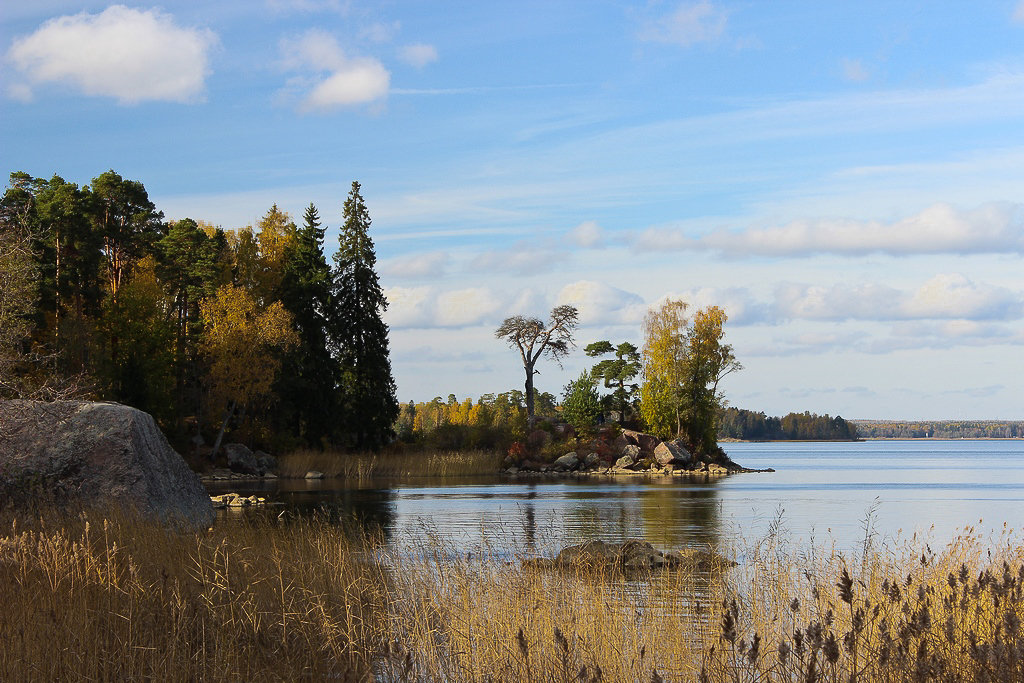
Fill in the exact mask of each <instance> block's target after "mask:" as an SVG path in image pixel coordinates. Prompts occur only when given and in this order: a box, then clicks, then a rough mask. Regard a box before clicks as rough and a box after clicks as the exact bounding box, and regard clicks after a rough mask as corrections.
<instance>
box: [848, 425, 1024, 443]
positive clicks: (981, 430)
mask: <svg viewBox="0 0 1024 683" xmlns="http://www.w3.org/2000/svg"><path fill="white" fill-rule="evenodd" d="M849 423H850V425H851V426H853V427H856V429H857V433H858V435H859V436H861V437H863V438H865V439H1020V438H1024V421H1021V420H917V421H903V420H893V421H889V420H849Z"/></svg>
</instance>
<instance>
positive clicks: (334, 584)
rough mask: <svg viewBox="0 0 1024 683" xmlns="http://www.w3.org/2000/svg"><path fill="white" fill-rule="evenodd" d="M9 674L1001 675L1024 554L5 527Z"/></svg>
mask: <svg viewBox="0 0 1024 683" xmlns="http://www.w3.org/2000/svg"><path fill="white" fill-rule="evenodd" d="M2 529H3V531H0V539H2V540H0V601H2V604H3V605H4V609H5V614H4V618H3V619H2V620H0V642H2V643H3V644H4V647H3V648H0V680H58V679H67V678H69V677H72V676H73V677H75V678H81V679H83V680H112V679H127V680H138V679H144V678H157V679H161V680H200V679H207V680H241V679H246V680H295V679H306V680H325V679H331V680H351V681H360V680H374V679H376V680H383V681H444V680H451V681H455V680H458V681H523V680H526V681H530V680H532V681H598V680H604V681H657V680H666V681H667V680H690V681H692V680H698V679H702V680H708V681H723V682H724V681H795V680H799V681H851V680H861V681H880V680H885V681H917V680H948V681H997V680H1000V681H1001V680H1021V675H1022V673H1024V671H1022V670H1021V669H1022V666H1024V635H1022V629H1021V624H1020V620H1021V618H1022V616H1024V615H1022V609H1024V607H1022V595H1021V591H1022V577H1024V564H1022V552H1024V550H1022V548H1021V547H1019V546H1018V545H1016V544H1013V543H1009V542H1007V541H1005V540H1003V541H999V542H996V543H995V544H994V545H991V544H988V543H983V542H982V541H981V539H979V538H977V537H975V536H973V535H972V534H971V533H970V532H969V531H968V532H967V533H965V534H964V535H962V536H961V537H960V538H959V539H957V540H956V541H955V542H954V543H952V544H951V545H949V546H948V547H945V548H943V549H941V550H936V551H935V552H932V551H931V550H929V549H928V548H927V547H926V546H924V545H922V547H920V548H918V547H916V546H915V545H914V544H910V545H908V546H906V547H902V548H899V549H892V548H878V549H875V550H871V549H869V551H868V552H867V553H866V554H865V555H864V556H863V557H857V558H853V557H844V556H841V555H838V554H825V555H815V554H813V553H808V552H803V551H794V550H791V549H790V547H789V546H788V545H787V543H786V542H785V539H780V538H776V537H771V538H768V539H764V540H762V541H760V542H758V543H750V544H747V545H745V546H744V547H742V548H740V549H739V550H740V551H741V553H740V557H741V559H743V562H742V563H741V565H740V566H739V567H737V568H736V569H733V570H730V571H729V572H726V573H725V574H724V575H714V576H710V575H707V574H704V575H701V574H698V573H694V572H688V571H683V572H674V573H666V574H661V575H657V576H653V577H650V578H648V579H643V580H624V578H623V577H618V576H612V575H606V574H602V573H600V572H596V571H594V570H590V569H586V568H579V569H578V570H576V571H569V572H557V573H556V572H548V571H539V570H531V569H524V568H522V567H521V565H520V563H519V562H517V561H513V562H509V561H507V560H508V558H507V556H501V557H496V556H492V555H490V554H489V553H488V552H487V551H486V549H483V551H482V552H479V553H473V554H471V555H467V554H466V553H465V552H459V551H458V550H457V549H456V548H454V547H452V546H451V545H450V544H449V543H448V542H447V541H446V540H444V539H442V538H438V539H435V540H434V541H433V542H431V543H430V544H428V545H427V546H426V547H420V548H415V549H410V548H404V549H402V548H400V549H395V548H394V547H393V546H385V545H383V544H382V543H380V542H379V541H378V540H376V539H373V538H367V537H365V536H364V535H362V534H359V533H356V534H351V533H348V532H347V531H346V530H345V529H343V528H340V527H338V526H330V525H327V524H326V523H323V522H321V521H318V520H315V519H314V520H304V521H297V522H294V523H291V524H288V525H287V526H276V525H268V526H260V525H253V526H247V525H245V524H244V523H239V524H233V525H223V526H222V527H216V528H214V529H213V530H212V531H209V532H205V531H204V532H202V533H199V534H194V533H181V534H179V533H174V532H169V531H166V530H164V529H162V528H160V527H157V526H154V525H150V524H146V523H142V522H139V521H137V520H132V519H127V518H115V519H114V520H113V521H107V522H104V521H102V519H101V518H98V517H97V518H92V517H89V518H86V517H74V518H66V517H65V518H60V517H57V516H53V515H47V516H44V517H42V518H39V517H37V518H34V519H33V520H31V521H21V522H14V521H11V520H8V521H6V522H4V527H2Z"/></svg>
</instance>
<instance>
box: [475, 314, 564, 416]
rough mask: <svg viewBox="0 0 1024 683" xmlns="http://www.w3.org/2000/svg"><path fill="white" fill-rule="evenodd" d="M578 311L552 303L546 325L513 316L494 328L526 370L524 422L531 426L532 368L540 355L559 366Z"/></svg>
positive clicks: (532, 319) (533, 372)
mask: <svg viewBox="0 0 1024 683" xmlns="http://www.w3.org/2000/svg"><path fill="white" fill-rule="evenodd" d="M578 319H579V311H577V310H576V307H575V306H569V305H564V306H555V307H554V308H553V309H551V319H550V320H549V321H548V323H547V325H545V324H544V321H543V320H541V319H540V318H526V317H524V316H521V315H514V316H512V317H510V318H505V321H504V322H503V323H501V326H500V327H499V328H498V329H497V330H495V331H494V336H495V337H497V338H498V339H504V340H505V341H507V342H508V345H509V347H511V348H513V349H519V355H520V357H521V358H522V361H523V369H524V370H525V371H526V416H527V423H528V424H529V425H530V426H531V427H532V426H533V423H534V417H533V376H534V374H536V372H537V371H536V370H535V369H534V368H535V366H536V365H537V361H538V360H540V358H541V356H547V357H549V358H551V359H552V360H554V361H555V362H556V363H558V365H559V367H561V365H562V358H564V357H565V356H566V354H568V353H569V350H570V349H571V348H572V347H573V340H572V335H573V332H574V331H575V330H576V324H577V321H578Z"/></svg>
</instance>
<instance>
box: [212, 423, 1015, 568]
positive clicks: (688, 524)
mask: <svg viewBox="0 0 1024 683" xmlns="http://www.w3.org/2000/svg"><path fill="white" fill-rule="evenodd" d="M723 447H724V448H725V449H726V451H727V452H728V453H729V455H730V456H731V457H732V458H733V459H734V460H735V461H737V462H739V463H740V464H742V465H744V466H746V467H752V468H767V467H772V468H775V470H776V472H774V473H756V474H738V475H732V476H728V477H721V478H714V479H710V478H709V479H704V478H699V479H686V478H680V477H662V476H651V477H647V476H644V477H593V476H587V477H580V478H569V479H562V478H557V479H555V478H552V479H546V478H527V477H513V476H504V475H495V476H491V477H473V478H454V479H440V478H429V479H401V480H384V481H372V482H363V483H361V484H358V485H356V484H353V483H351V482H345V481H331V480H325V481H313V482H306V481H296V480H280V481H277V482H267V483H257V484H253V485H250V486H243V485H242V484H241V483H239V482H233V483H227V484H219V485H218V486H217V487H216V488H212V490H213V491H214V492H223V491H227V490H238V491H239V492H246V493H248V492H253V491H263V495H266V496H267V497H268V498H270V499H272V500H276V501H279V502H281V503H283V504H284V505H285V509H287V510H289V511H290V513H291V514H302V513H304V512H309V511H310V510H312V509H322V510H326V511H327V512H328V513H330V514H333V515H341V516H348V515H356V516H358V517H359V518H360V519H362V520H364V522H365V523H366V524H370V525H375V526H379V527H380V528H381V529H383V530H384V532H385V533H386V534H387V535H388V536H389V537H390V538H392V539H394V540H403V541H408V540H410V539H411V540H412V541H413V542H416V541H417V540H420V539H422V538H424V537H428V536H431V535H435V534H436V535H439V536H441V537H443V538H446V539H449V540H450V541H451V542H452V543H453V544H454V545H455V546H456V547H457V548H461V549H467V550H469V549H478V548H479V547H481V546H482V545H483V546H486V547H488V548H490V549H491V550H492V551H493V552H495V553H498V554H502V553H506V552H509V551H512V550H514V551H516V552H524V551H525V552H550V551H552V550H555V549H557V548H560V547H563V546H565V545H569V544H573V543H580V542H583V541H586V540H591V539H603V540H609V541H617V540H623V539H626V538H643V539H646V540H648V541H650V542H651V543H653V544H654V545H655V546H657V547H661V548H678V547H682V546H688V545H702V544H707V543H712V544H720V543H728V542H730V541H733V540H736V539H737V538H743V539H746V540H748V541H749V540H756V539H757V538H759V537H762V536H764V535H765V534H766V533H767V532H768V529H769V527H770V525H773V524H775V523H776V522H777V521H778V520H781V526H782V528H783V529H784V530H785V531H787V532H788V533H789V535H790V537H791V538H792V540H793V541H794V542H797V543H810V542H811V541H812V540H813V542H814V543H815V544H820V545H831V544H833V543H834V544H835V545H836V546H837V547H838V548H840V549H843V550H853V549H855V548H856V547H858V544H859V542H860V540H861V539H863V537H864V534H865V528H864V527H865V523H866V521H867V520H868V519H869V518H870V524H871V529H872V530H873V531H874V532H875V533H876V534H877V538H878V539H879V540H884V539H886V538H897V537H899V538H902V539H906V538H907V537H909V536H910V535H911V534H913V533H915V532H922V533H925V534H928V536H929V538H930V539H931V541H932V542H933V544H934V543H942V542H945V541H946V540H948V539H949V538H951V537H952V536H953V535H954V534H955V533H956V532H957V531H958V530H961V529H963V528H965V527H968V526H973V527H975V528H976V529H977V530H978V531H981V532H982V533H984V534H989V533H991V534H993V535H994V536H998V534H999V533H1001V532H1002V530H1003V526H1004V523H1005V524H1006V525H1008V526H1009V527H1010V528H1017V527H1018V526H1019V525H1020V523H1021V522H1022V518H1024V440H998V441H995V440H994V441H966V440H963V441H930V440H928V441H926V440H918V441H865V442H859V443H730V444H723ZM279 511H280V508H276V509H274V508H271V509H268V510H267V511H266V512H264V513H263V514H267V513H272V514H274V515H276V514H278V512H279ZM233 514H237V513H234V512H225V513H223V516H224V518H225V519H228V518H230V516H231V515H233Z"/></svg>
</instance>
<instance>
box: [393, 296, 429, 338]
mask: <svg viewBox="0 0 1024 683" xmlns="http://www.w3.org/2000/svg"><path fill="white" fill-rule="evenodd" d="M384 297H385V298H386V299H387V300H388V308H387V310H386V311H385V312H384V321H385V322H386V323H387V324H388V325H389V326H390V327H393V328H403V327H421V326H426V325H428V324H430V322H431V321H430V310H429V306H430V303H431V290H430V288H429V287H385V288H384Z"/></svg>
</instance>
